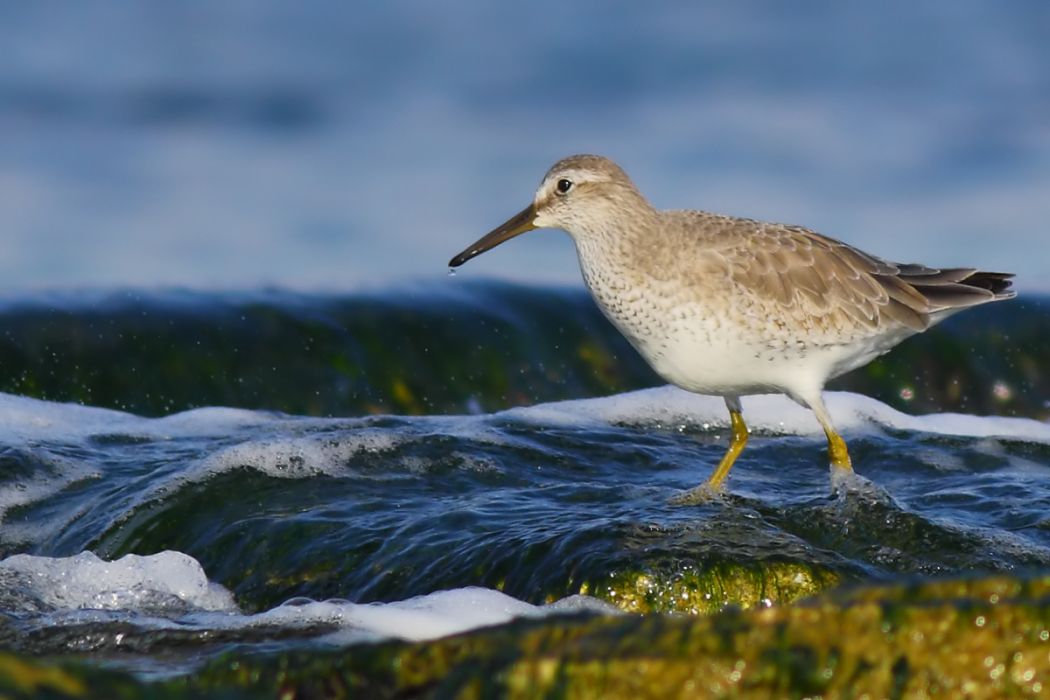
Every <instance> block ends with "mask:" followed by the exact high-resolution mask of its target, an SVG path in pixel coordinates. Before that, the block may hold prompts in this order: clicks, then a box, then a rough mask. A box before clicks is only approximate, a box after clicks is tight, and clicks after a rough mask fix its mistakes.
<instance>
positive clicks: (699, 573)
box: [580, 561, 839, 615]
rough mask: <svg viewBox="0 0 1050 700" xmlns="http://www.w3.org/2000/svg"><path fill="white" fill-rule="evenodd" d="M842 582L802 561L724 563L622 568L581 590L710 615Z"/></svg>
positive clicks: (629, 608)
mask: <svg viewBox="0 0 1050 700" xmlns="http://www.w3.org/2000/svg"><path fill="white" fill-rule="evenodd" d="M838 583H839V576H838V574H836V573H835V572H833V571H830V570H827V569H822V568H819V567H815V566H813V565H810V564H803V563H797V562H775V561H770V562H762V563H758V564H751V563H749V564H740V565H738V564H729V563H718V564H714V565H711V566H708V567H705V568H704V569H691V568H690V569H683V570H679V571H675V572H673V573H669V574H662V573H654V572H649V571H628V572H617V573H615V574H613V575H611V576H609V577H608V578H607V579H605V580H603V581H600V582H595V583H590V582H587V583H584V584H583V585H582V586H581V590H580V592H581V593H587V594H590V595H593V596H595V597H597V598H601V599H603V600H606V601H608V602H610V603H612V604H613V605H615V606H617V607H618V608H620V609H621V610H624V611H625V612H633V613H649V612H682V613H690V614H693V615H697V614H708V613H713V612H717V611H719V610H721V609H722V608H724V607H726V606H728V605H733V606H737V607H740V608H754V607H768V606H770V605H777V604H784V603H792V602H794V601H796V600H799V599H801V598H805V597H807V596H811V595H814V594H816V593H820V592H821V591H824V590H827V589H829V588H831V587H833V586H835V585H837V584H838Z"/></svg>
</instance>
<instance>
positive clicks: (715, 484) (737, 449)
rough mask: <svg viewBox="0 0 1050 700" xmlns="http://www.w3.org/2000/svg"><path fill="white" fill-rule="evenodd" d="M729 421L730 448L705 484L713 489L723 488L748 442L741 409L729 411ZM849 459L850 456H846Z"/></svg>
mask: <svg viewBox="0 0 1050 700" xmlns="http://www.w3.org/2000/svg"><path fill="white" fill-rule="evenodd" d="M729 422H730V426H731V428H732V430H733V437H732V440H730V442H729V449H728V450H726V453H725V456H724V457H722V461H721V462H719V463H718V467H717V468H716V469H715V471H714V473H713V474H711V478H709V479H708V480H707V483H706V484H705V486H707V488H709V489H711V490H712V491H718V490H720V489H721V488H722V482H723V481H725V479H726V476H728V475H729V470H730V469H732V468H733V462H735V461H736V458H737V457H739V456H740V453H741V452H743V451H744V445H746V444H747V425H746V424H745V423H744V416H743V414H741V413H740V411H734V410H732V409H730V411H729ZM846 459H847V460H848V459H849V458H848V457H847V458H846Z"/></svg>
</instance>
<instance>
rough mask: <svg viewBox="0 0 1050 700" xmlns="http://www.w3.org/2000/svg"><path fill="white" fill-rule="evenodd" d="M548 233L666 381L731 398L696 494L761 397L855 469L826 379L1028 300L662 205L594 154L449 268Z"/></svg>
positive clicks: (714, 485)
mask: <svg viewBox="0 0 1050 700" xmlns="http://www.w3.org/2000/svg"><path fill="white" fill-rule="evenodd" d="M536 228H560V229H564V230H565V231H566V232H568V234H569V235H570V236H571V237H572V239H573V242H574V243H575V244H576V251H577V254H578V256H579V261H580V268H581V270H582V271H583V279H584V281H585V282H586V285H587V288H588V289H589V290H590V292H591V294H592V295H593V296H594V299H595V301H596V302H597V304H598V307H599V308H600V309H601V310H602V312H604V314H605V315H606V316H607V317H608V318H609V320H610V321H612V323H613V324H614V325H615V326H616V327H617V328H618V329H619V330H620V332H621V333H623V334H624V336H626V337H627V339H628V340H629V341H630V343H631V344H632V345H633V346H634V347H635V348H637V350H638V352H640V353H641V354H642V357H644V358H645V359H646V360H647V361H648V363H649V364H650V365H651V366H652V367H653V369H654V370H656V372H657V373H658V374H659V375H660V376H661V377H663V378H664V379H665V380H667V381H668V382H670V383H672V384H676V385H678V386H680V387H682V388H683V389H687V390H689V391H693V392H697V393H700V394H712V395H718V396H722V397H724V399H725V402H726V407H727V408H728V409H729V417H730V426H731V430H732V437H731V440H730V445H729V449H728V450H727V452H726V454H725V456H724V457H723V458H722V460H721V462H720V463H719V464H718V466H717V467H716V468H715V470H714V472H713V473H712V474H711V476H710V478H709V479H708V480H707V481H706V483H704V484H701V486H699V487H697V488H696V489H693V490H692V491H689V492H687V493H686V494H685V495H684V496H683V497H681V498H680V499H679V500H682V501H685V502H690V501H695V500H700V499H702V498H704V497H706V495H708V494H710V493H712V492H717V491H718V490H720V489H721V488H722V485H723V483H724V481H725V478H726V475H728V474H729V470H730V468H731V467H732V466H733V462H734V461H735V460H736V458H737V456H738V455H739V454H740V452H741V451H742V450H743V449H744V445H745V444H746V443H747V435H748V430H747V425H746V424H745V423H744V418H743V415H742V412H741V405H740V397H741V396H746V395H749V394H759V393H774V392H779V393H784V394H787V395H788V396H790V397H791V398H792V399H794V400H795V401H797V402H798V403H800V404H802V405H803V406H806V407H808V408H809V409H811V410H812V411H813V413H814V414H815V415H816V418H817V420H818V421H819V422H820V425H821V426H822V427H823V428H824V432H825V434H826V435H827V439H828V456H829V458H830V461H831V465H832V466H833V467H834V468H837V469H841V470H846V471H851V470H852V466H851V463H850V457H849V452H848V451H847V449H846V443H845V441H844V440H843V439H842V438H841V437H840V436H839V434H838V433H837V432H836V431H835V427H834V425H833V424H832V422H831V417H830V416H829V415H828V411H827V409H826V408H825V407H824V402H823V400H822V397H821V395H822V393H823V390H824V384H825V383H826V382H827V381H828V380H829V379H832V378H834V377H837V376H839V375H840V374H843V373H845V372H848V371H850V370H852V369H855V368H857V367H860V366H861V365H864V364H866V363H868V362H870V361H871V360H872V359H874V358H875V357H878V356H879V355H882V354H884V353H886V352H888V351H889V350H890V349H891V348H892V347H893V346H895V345H897V343H899V342H901V341H902V340H904V339H905V338H907V337H908V336H911V335H914V334H915V333H920V332H922V331H924V330H926V329H927V328H929V327H930V326H932V325H933V324H935V323H937V322H938V321H941V320H943V319H944V318H946V317H948V316H950V315H951V314H953V313H955V312H957V311H960V310H962V309H965V308H968V307H970V306H975V305H977V304H983V303H986V302H989V301H998V300H1001V299H1009V298H1011V297H1013V296H1014V295H1015V293H1014V292H1012V291H1010V285H1011V282H1010V278H1011V277H1013V275H1011V274H1007V273H1000V272H982V271H979V270H977V269H975V268H952V269H937V268H931V267H926V266H925V265H917V264H898V263H892V262H888V261H886V260H882V259H880V258H877V257H875V256H873V255H869V254H867V253H864V252H862V251H860V250H858V249H856V248H853V247H852V246H849V245H847V244H845V243H842V242H841V241H837V240H835V239H833V238H828V237H827V236H823V235H821V234H819V233H816V232H814V231H810V230H808V229H806V228H802V227H801V226H790V225H784V224H774V223H765V222H761V221H755V220H752V219H741V218H736V217H732V216H723V215H720V214H712V213H708V212H704V211H691V210H674V211H660V210H657V209H655V208H654V207H653V206H652V205H651V204H650V203H649V201H648V200H646V198H645V197H644V196H643V195H642V193H641V192H639V191H638V189H637V188H636V187H635V186H634V183H632V182H631V180H630V178H628V177H627V174H626V173H625V172H624V171H623V170H622V169H621V168H620V167H619V166H618V165H616V164H615V163H613V162H612V161H611V160H609V159H608V158H603V157H600V156H594V155H576V156H570V157H569V158H565V159H563V160H560V161H558V162H557V163H555V164H554V166H553V167H552V168H551V169H550V170H549V171H548V172H547V174H546V175H545V176H544V178H543V181H542V182H541V183H540V187H539V189H538V190H537V191H536V195H535V197H534V198H533V200H532V204H530V205H529V206H528V207H526V208H525V209H524V210H523V211H521V212H520V213H519V214H516V215H515V216H513V217H511V218H510V219H509V220H508V221H507V222H506V223H504V224H503V225H501V226H498V227H497V228H495V229H493V231H492V232H490V233H488V234H487V235H485V236H483V237H482V238H481V239H479V240H478V241H477V242H476V243H474V244H472V245H470V246H469V247H468V248H467V249H466V250H464V251H463V252H462V253H460V254H459V255H457V256H456V257H454V258H452V260H451V261H450V262H449V265H450V266H452V267H458V266H459V265H462V264H463V263H465V262H466V261H468V260H470V259H471V258H473V257H475V256H477V255H480V254H481V253H484V252H485V251H486V250H489V249H490V248H493V247H495V246H497V245H499V244H500V243H503V242H504V241H506V240H509V239H511V238H513V237H514V236H517V235H518V234H521V233H524V232H526V231H530V230H532V229H536Z"/></svg>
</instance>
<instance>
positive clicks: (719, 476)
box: [671, 396, 747, 505]
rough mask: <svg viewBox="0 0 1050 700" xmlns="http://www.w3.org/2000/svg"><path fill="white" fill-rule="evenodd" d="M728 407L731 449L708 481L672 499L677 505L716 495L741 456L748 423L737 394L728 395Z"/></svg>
mask: <svg viewBox="0 0 1050 700" xmlns="http://www.w3.org/2000/svg"><path fill="white" fill-rule="evenodd" d="M726 408H728V409H729V427H730V430H731V431H732V435H731V437H730V440H729V449H728V450H726V453H725V456H723V457H722V461H721V462H719V463H718V466H717V467H715V471H714V472H713V473H712V474H711V476H710V478H708V480H707V481H705V482H704V483H702V484H700V485H699V486H697V487H696V488H692V489H689V490H688V491H685V492H683V493H680V494H678V495H677V496H675V497H674V498H672V499H671V503H674V504H677V505H692V504H696V503H703V502H705V501H707V500H709V499H711V498H712V497H714V496H716V495H717V494H718V493H719V492H721V490H722V482H723V481H725V479H726V476H727V475H728V474H729V470H730V469H732V467H733V462H735V461H736V458H737V457H739V456H740V453H741V452H742V451H743V450H744V445H746V444H747V425H746V424H745V423H744V415H743V413H742V411H741V408H740V399H739V397H736V396H727V397H726Z"/></svg>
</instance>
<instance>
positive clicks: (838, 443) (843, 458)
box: [824, 427, 853, 472]
mask: <svg viewBox="0 0 1050 700" xmlns="http://www.w3.org/2000/svg"><path fill="white" fill-rule="evenodd" d="M824 432H825V433H826V434H827V436H828V458H829V459H831V466H833V467H838V468H839V469H845V470H846V471H848V472H851V471H853V463H852V462H851V461H850V458H849V450H847V449H846V441H845V440H843V439H842V437H841V436H840V435H839V434H838V433H836V432H835V430H834V429H832V428H827V427H826V428H824Z"/></svg>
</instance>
